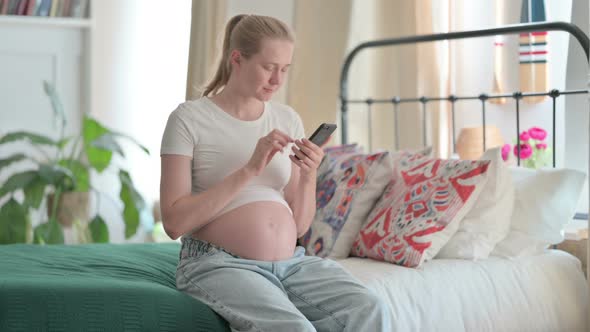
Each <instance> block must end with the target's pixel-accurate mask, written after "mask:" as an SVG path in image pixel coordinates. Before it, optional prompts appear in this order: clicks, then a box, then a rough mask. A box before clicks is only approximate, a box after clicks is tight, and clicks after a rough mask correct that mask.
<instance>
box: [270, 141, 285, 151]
mask: <svg viewBox="0 0 590 332" xmlns="http://www.w3.org/2000/svg"><path fill="white" fill-rule="evenodd" d="M272 145H273V147H274V150H275V153H276V151H281V152H283V148H284V147H285V146H283V145H281V144H279V142H273V144H272Z"/></svg>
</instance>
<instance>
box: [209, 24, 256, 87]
mask: <svg viewBox="0 0 590 332" xmlns="http://www.w3.org/2000/svg"><path fill="white" fill-rule="evenodd" d="M244 16H246V15H236V16H234V17H232V18H231V19H230V20H229V22H227V25H226V27H225V34H224V36H223V48H222V53H221V59H220V60H219V64H218V65H217V71H216V72H215V76H213V79H212V80H211V82H209V84H207V86H206V88H205V91H204V92H203V96H208V95H209V94H210V93H213V94H217V92H218V91H219V89H221V88H222V87H223V86H224V85H225V84H226V83H227V81H228V80H229V74H230V72H231V68H230V64H229V55H230V52H231V50H230V48H229V46H230V43H231V33H232V31H233V30H234V28H235V27H236V25H238V23H239V22H240V21H241V20H242V18H243V17H244Z"/></svg>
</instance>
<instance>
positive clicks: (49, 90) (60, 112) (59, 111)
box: [43, 81, 66, 127]
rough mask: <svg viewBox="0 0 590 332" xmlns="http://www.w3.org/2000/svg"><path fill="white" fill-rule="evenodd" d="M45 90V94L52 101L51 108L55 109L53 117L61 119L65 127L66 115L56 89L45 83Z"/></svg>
mask: <svg viewBox="0 0 590 332" xmlns="http://www.w3.org/2000/svg"><path fill="white" fill-rule="evenodd" d="M43 89H44V90H45V94H47V96H49V100H50V101H51V108H52V109H53V116H54V117H55V119H60V118H61V123H62V126H63V127H65V125H66V113H65V112H64V107H63V105H62V103H61V100H60V99H59V96H58V95H57V92H56V91H55V87H54V86H53V85H52V84H51V83H49V82H47V81H43Z"/></svg>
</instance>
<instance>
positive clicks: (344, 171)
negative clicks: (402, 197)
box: [300, 151, 392, 258]
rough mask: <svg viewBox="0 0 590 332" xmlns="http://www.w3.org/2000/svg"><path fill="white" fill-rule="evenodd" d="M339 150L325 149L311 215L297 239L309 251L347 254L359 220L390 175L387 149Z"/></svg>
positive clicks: (334, 254)
mask: <svg viewBox="0 0 590 332" xmlns="http://www.w3.org/2000/svg"><path fill="white" fill-rule="evenodd" d="M332 152H333V151H332ZM340 152H341V153H340ZM340 152H339V153H338V155H335V154H332V153H330V152H329V153H327V155H326V159H325V160H324V162H325V163H326V164H327V165H328V166H327V167H324V168H323V169H322V171H321V172H318V181H317V189H316V208H317V210H316V214H315V218H314V221H313V222H312V224H311V227H310V228H309V230H308V231H307V233H306V234H305V235H304V236H303V237H302V238H301V239H300V244H301V245H303V246H304V247H305V248H306V250H307V252H308V254H310V255H316V256H320V257H330V258H344V257H347V256H348V253H349V252H350V247H351V245H352V242H353V240H354V237H355V236H356V235H357V233H358V231H359V229H360V228H361V224H362V223H363V221H365V220H366V218H367V215H368V214H369V211H371V208H372V207H373V205H374V204H375V202H376V201H377V199H378V198H379V196H381V193H382V192H383V189H384V188H385V186H386V185H387V183H388V182H389V180H390V179H391V175H392V174H391V168H392V165H391V156H390V154H389V152H381V153H374V154H363V153H344V152H342V151H340Z"/></svg>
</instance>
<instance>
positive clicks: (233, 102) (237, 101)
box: [211, 86, 264, 121]
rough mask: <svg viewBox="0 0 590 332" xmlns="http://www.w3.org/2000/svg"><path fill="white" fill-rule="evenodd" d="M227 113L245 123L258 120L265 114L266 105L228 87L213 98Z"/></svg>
mask: <svg viewBox="0 0 590 332" xmlns="http://www.w3.org/2000/svg"><path fill="white" fill-rule="evenodd" d="M211 100H212V101H213V102H215V104H217V106H219V107H220V108H221V109H222V110H223V111H225V112H226V113H228V114H230V115H232V116H234V117H236V118H238V119H240V120H245V121H251V120H256V119H258V118H259V117H260V116H261V115H262V112H264V103H263V102H262V101H260V100H258V99H256V98H254V97H251V96H244V95H242V94H240V93H238V91H236V90H235V89H232V88H231V87H228V86H226V87H225V88H224V89H223V91H221V92H220V93H219V94H216V95H215V96H213V97H211Z"/></svg>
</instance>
